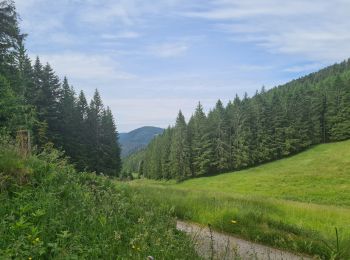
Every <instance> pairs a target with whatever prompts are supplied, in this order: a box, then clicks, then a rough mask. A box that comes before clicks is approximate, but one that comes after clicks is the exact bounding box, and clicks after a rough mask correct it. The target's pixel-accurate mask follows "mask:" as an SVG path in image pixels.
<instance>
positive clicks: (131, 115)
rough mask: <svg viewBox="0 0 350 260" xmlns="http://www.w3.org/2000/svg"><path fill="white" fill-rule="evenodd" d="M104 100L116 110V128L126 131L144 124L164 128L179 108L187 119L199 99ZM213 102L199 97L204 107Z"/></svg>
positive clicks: (172, 119) (173, 119)
mask: <svg viewBox="0 0 350 260" xmlns="http://www.w3.org/2000/svg"><path fill="white" fill-rule="evenodd" d="M104 101H105V102H106V104H108V105H109V106H110V107H111V109H112V110H113V111H117V113H116V121H117V125H118V128H119V129H120V130H121V131H122V132H127V131H130V130H132V129H135V128H137V127H141V126H145V125H154V126H159V127H164V128H165V127H167V126H168V125H169V123H170V122H175V119H176V116H177V113H178V111H179V110H180V109H181V111H182V112H183V113H184V115H185V117H186V120H188V119H189V117H190V116H191V114H192V113H193V111H194V108H195V107H196V105H197V104H198V101H199V100H198V99H195V98H125V99H120V98H116V99H109V98H104ZM215 102H216V100H215V99H212V98H210V99H201V103H202V105H203V106H204V107H205V108H209V107H212V105H213V104H215ZM155 111H157V112H156V113H155ZM145 115H147V116H145Z"/></svg>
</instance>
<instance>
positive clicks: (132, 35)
mask: <svg viewBox="0 0 350 260" xmlns="http://www.w3.org/2000/svg"><path fill="white" fill-rule="evenodd" d="M139 37H141V34H140V33H137V32H134V31H121V32H118V33H116V34H102V35H101V38H102V39H105V40H117V39H136V38H139Z"/></svg>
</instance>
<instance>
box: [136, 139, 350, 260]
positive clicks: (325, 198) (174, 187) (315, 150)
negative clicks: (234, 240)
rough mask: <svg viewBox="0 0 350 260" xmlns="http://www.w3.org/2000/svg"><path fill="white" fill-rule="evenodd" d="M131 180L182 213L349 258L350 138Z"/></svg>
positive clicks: (278, 243) (255, 237) (323, 255)
mask: <svg viewBox="0 0 350 260" xmlns="http://www.w3.org/2000/svg"><path fill="white" fill-rule="evenodd" d="M130 185H131V186H132V187H134V188H135V189H137V190H140V191H142V192H143V193H144V196H149V197H150V198H152V199H153V200H157V201H158V203H159V204H160V205H171V206H172V207H173V208H174V209H175V210H174V212H175V214H176V216H177V217H178V218H179V219H182V220H187V221H193V222H197V223H200V224H202V225H204V226H205V225H207V224H208V223H210V224H211V225H212V227H213V228H214V229H217V230H219V231H225V232H227V233H232V234H235V235H237V236H240V237H243V238H245V239H248V240H251V241H255V242H259V243H262V244H268V245H271V246H274V247H278V248H282V249H288V250H291V251H295V252H303V253H307V254H310V255H318V256H319V257H320V258H318V257H315V259H332V256H334V255H337V258H335V259H350V248H349V242H350V231H349V226H350V208H349V207H350V140H348V141H342V142H336V143H330V144H321V145H317V146H314V147H312V148H310V149H309V150H307V151H304V152H302V153H299V154H297V155H294V156H291V157H288V158H285V159H281V160H278V161H274V162H270V163H266V164H263V165H260V166H257V167H252V168H249V169H245V170H241V171H235V172H230V173H224V174H220V175H216V176H211V177H199V178H193V179H190V180H186V181H183V182H180V183H177V182H176V181H175V180H172V181H155V180H147V179H141V180H135V181H133V182H131V183H130ZM334 227H337V229H338V232H339V234H340V242H339V243H340V244H339V248H337V246H336V244H335V239H336V236H335V230H334ZM325 242H326V243H327V244H328V245H330V247H328V246H325V244H326V243H325Z"/></svg>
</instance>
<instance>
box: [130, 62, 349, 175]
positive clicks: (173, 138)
mask: <svg viewBox="0 0 350 260" xmlns="http://www.w3.org/2000/svg"><path fill="white" fill-rule="evenodd" d="M348 138H350V60H348V61H344V62H342V63H340V64H335V65H333V66H330V67H327V68H325V69H322V70H320V71H319V72H316V73H312V74H310V75H308V76H305V77H302V78H300V79H297V80H293V81H291V82H289V83H287V84H285V85H282V86H278V87H275V88H273V89H271V90H269V91H266V90H265V88H264V87H263V88H262V89H261V90H260V91H257V92H256V94H255V95H254V96H252V97H248V95H247V94H246V95H245V96H244V97H243V98H240V97H238V96H236V97H235V98H234V99H233V101H230V102H228V104H227V105H226V106H224V104H223V103H222V102H221V101H220V100H219V101H218V102H217V103H216V105H215V108H213V109H212V110H210V111H209V113H208V114H206V113H204V111H203V107H202V105H201V104H200V103H199V104H198V106H197V107H196V109H195V112H194V114H193V115H192V116H191V118H190V119H189V121H188V122H186V120H185V117H184V115H183V114H182V113H181V111H180V112H179V114H178V116H177V119H176V123H175V125H174V126H173V127H169V128H168V129H166V130H165V132H164V133H163V134H162V135H160V136H159V137H157V138H155V139H154V140H153V141H152V142H151V143H150V144H149V146H148V147H147V148H146V149H145V150H143V151H140V152H139V153H137V154H133V155H131V156H130V157H129V158H127V159H126V160H125V162H124V164H125V167H124V169H125V171H131V172H138V173H139V174H140V175H143V176H145V177H147V178H154V179H178V180H181V179H185V178H189V177H195V176H203V175H208V174H217V173H222V172H228V171H233V170H239V169H242V168H246V167H251V166H255V165H259V164H262V163H265V162H269V161H273V160H277V159H280V158H283V157H286V156H289V155H292V154H295V153H298V152H300V151H303V150H305V149H306V148H308V147H310V146H312V145H316V144H320V143H327V142H333V141H341V140H345V139H348Z"/></svg>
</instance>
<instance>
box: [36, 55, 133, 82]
mask: <svg viewBox="0 0 350 260" xmlns="http://www.w3.org/2000/svg"><path fill="white" fill-rule="evenodd" d="M39 57H40V59H41V61H42V63H46V62H49V63H50V64H51V65H52V67H53V68H54V70H55V71H56V72H57V73H58V74H59V75H61V76H65V75H67V76H69V77H70V78H74V79H83V80H89V79H90V80H94V81H96V80H97V79H101V80H102V79H109V80H128V79H132V78H134V77H135V76H134V75H132V74H130V73H127V72H124V71H123V70H121V69H120V68H119V66H118V65H116V62H115V61H114V60H113V59H112V58H111V57H108V56H104V55H87V54H82V53H57V54H40V55H39ZM33 60H34V59H33Z"/></svg>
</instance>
